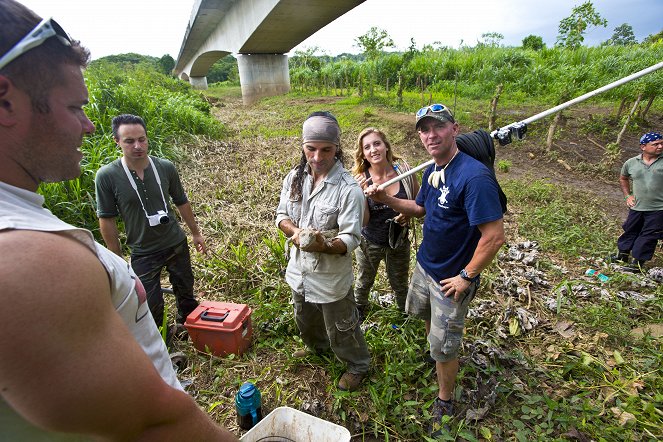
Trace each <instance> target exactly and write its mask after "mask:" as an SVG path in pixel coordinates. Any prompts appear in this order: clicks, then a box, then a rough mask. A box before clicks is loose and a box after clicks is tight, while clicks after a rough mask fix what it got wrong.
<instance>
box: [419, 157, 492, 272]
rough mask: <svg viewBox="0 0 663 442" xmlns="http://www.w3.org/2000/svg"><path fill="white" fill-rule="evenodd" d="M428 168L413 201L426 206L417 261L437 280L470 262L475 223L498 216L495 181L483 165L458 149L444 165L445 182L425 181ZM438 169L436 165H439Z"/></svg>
mask: <svg viewBox="0 0 663 442" xmlns="http://www.w3.org/2000/svg"><path fill="white" fill-rule="evenodd" d="M435 167H436V166H435V164H433V165H432V166H430V167H428V168H427V169H426V171H425V172H424V176H423V178H422V184H421V190H420V191H419V194H418V195H417V198H416V202H417V204H418V205H419V206H423V207H424V208H425V209H426V217H425V218H424V226H423V233H424V239H423V241H422V242H421V246H420V247H419V251H418V253H417V261H418V262H419V264H420V265H421V267H423V269H424V270H425V271H426V273H428V274H429V275H430V276H432V277H433V278H434V279H435V280H436V281H440V280H442V279H446V278H450V277H452V276H456V275H458V273H460V271H461V270H462V269H463V268H464V267H465V266H466V265H467V264H468V263H469V262H470V260H471V259H472V256H473V255H474V250H475V249H476V246H477V244H478V242H479V238H481V232H480V231H479V229H478V228H477V226H478V225H479V224H484V223H488V222H491V221H496V220H498V219H501V218H502V206H501V205H500V200H499V196H498V191H497V189H498V186H497V181H496V179H495V177H494V176H493V174H492V173H491V172H490V170H488V168H487V167H486V166H485V165H483V164H482V163H481V162H479V161H477V160H475V159H474V158H472V157H471V156H469V155H467V154H465V153H463V152H458V155H456V158H454V159H453V160H452V161H451V163H450V164H449V165H448V166H447V168H446V169H445V171H444V173H445V178H446V179H445V181H446V183H445V184H442V182H440V188H439V189H436V188H434V187H432V186H431V185H430V184H428V176H429V175H430V174H431V172H432V171H433V170H434V169H435ZM438 169H440V167H439V166H438Z"/></svg>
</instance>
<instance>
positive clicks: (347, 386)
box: [338, 371, 366, 391]
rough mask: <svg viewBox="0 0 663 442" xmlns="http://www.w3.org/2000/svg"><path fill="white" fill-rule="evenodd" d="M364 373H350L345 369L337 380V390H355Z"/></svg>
mask: <svg viewBox="0 0 663 442" xmlns="http://www.w3.org/2000/svg"><path fill="white" fill-rule="evenodd" d="M364 376H366V375H365V374H359V373H350V372H348V371H346V372H345V373H343V376H341V379H339V381H338V388H339V390H343V391H355V390H356V389H357V388H359V384H361V381H362V380H364Z"/></svg>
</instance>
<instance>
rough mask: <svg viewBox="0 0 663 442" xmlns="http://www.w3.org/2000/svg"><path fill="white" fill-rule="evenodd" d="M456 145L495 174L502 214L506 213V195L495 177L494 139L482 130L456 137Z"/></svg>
mask: <svg viewBox="0 0 663 442" xmlns="http://www.w3.org/2000/svg"><path fill="white" fill-rule="evenodd" d="M456 144H457V145H458V149H460V151H461V152H463V153H466V154H468V155H469V156H471V157H472V158H474V159H476V160H478V161H480V162H482V163H483V164H485V165H486V167H487V168H488V170H490V171H491V172H492V173H493V177H494V178H495V182H496V183H497V192H498V194H499V197H500V204H501V205H502V213H506V195H505V194H504V191H503V190H502V188H501V187H500V183H499V182H497V177H496V176H495V145H494V144H493V139H492V138H491V136H490V134H489V133H488V132H486V131H485V130H481V129H479V130H475V131H474V132H469V133H466V134H460V135H458V136H457V137H456Z"/></svg>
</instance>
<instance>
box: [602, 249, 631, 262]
mask: <svg viewBox="0 0 663 442" xmlns="http://www.w3.org/2000/svg"><path fill="white" fill-rule="evenodd" d="M630 257H631V255H630V253H629V252H621V251H620V252H618V253H617V254H616V255H610V256H608V257H607V258H606V261H608V262H611V263H625V262H626V263H627V262H628V261H629V259H630Z"/></svg>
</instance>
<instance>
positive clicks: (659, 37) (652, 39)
mask: <svg viewBox="0 0 663 442" xmlns="http://www.w3.org/2000/svg"><path fill="white" fill-rule="evenodd" d="M658 41H663V30H661V31H660V32H659V33H657V34H649V35H648V36H647V37H645V39H644V40H642V43H643V44H652V43H656V42H658Z"/></svg>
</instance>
